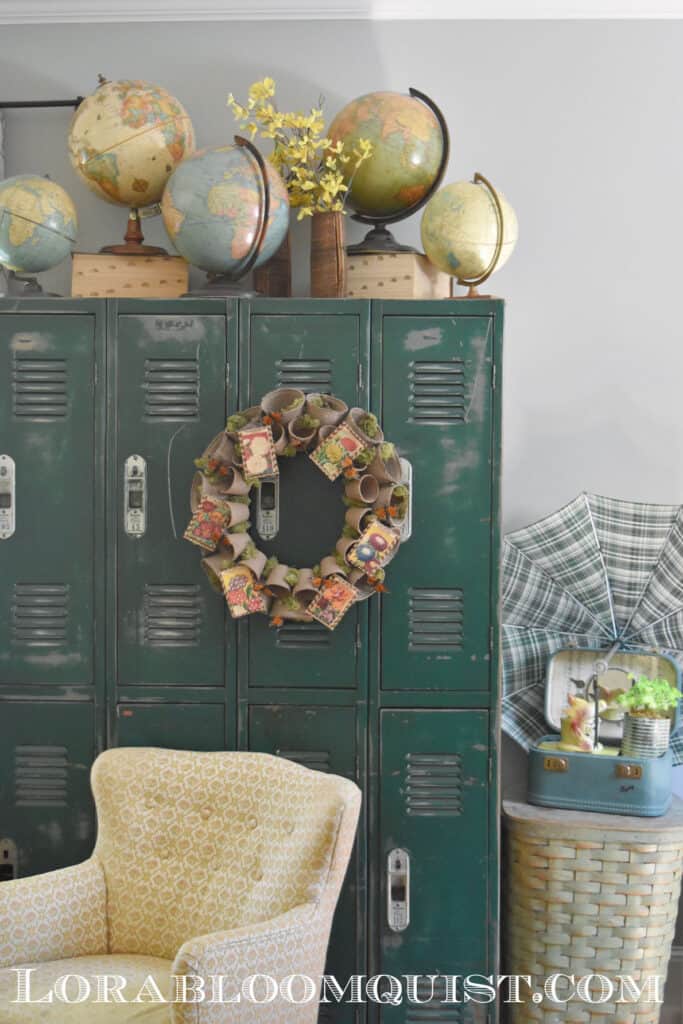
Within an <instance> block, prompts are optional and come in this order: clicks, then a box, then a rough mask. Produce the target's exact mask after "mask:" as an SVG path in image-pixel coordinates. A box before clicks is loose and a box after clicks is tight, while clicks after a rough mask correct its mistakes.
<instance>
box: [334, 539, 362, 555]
mask: <svg viewBox="0 0 683 1024" xmlns="http://www.w3.org/2000/svg"><path fill="white" fill-rule="evenodd" d="M357 543H358V541H357V539H356V538H354V537H340V538H339V540H338V541H337V543H336V545H335V547H336V549H337V551H338V552H339V554H340V555H341V556H342V558H346V553H347V551H348V550H349V548H352V547H353V545H354V544H357Z"/></svg>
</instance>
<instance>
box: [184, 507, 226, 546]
mask: <svg viewBox="0 0 683 1024" xmlns="http://www.w3.org/2000/svg"><path fill="white" fill-rule="evenodd" d="M229 522H230V505H229V503H228V502H227V501H211V500H210V499H209V498H205V499H204V500H203V501H202V502H201V503H200V504H199V505H198V506H197V510H196V511H195V513H194V515H193V516H192V519H190V522H189V524H188V526H187V529H186V530H185V533H184V535H183V536H184V537H185V540H189V541H190V543H191V544H196V545H197V547H200V548H203V550H204V551H215V550H216V548H217V546H218V542H219V540H220V539H221V537H222V536H223V531H224V530H225V528H226V526H227V525H228V523H229Z"/></svg>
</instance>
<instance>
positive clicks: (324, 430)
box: [318, 423, 334, 443]
mask: <svg viewBox="0 0 683 1024" xmlns="http://www.w3.org/2000/svg"><path fill="white" fill-rule="evenodd" d="M333 430H334V426H333V425H332V424H331V423H324V424H323V425H322V427H321V428H320V430H319V431H318V443H320V442H321V441H324V440H325V438H326V437H329V436H330V434H331V433H332V431H333Z"/></svg>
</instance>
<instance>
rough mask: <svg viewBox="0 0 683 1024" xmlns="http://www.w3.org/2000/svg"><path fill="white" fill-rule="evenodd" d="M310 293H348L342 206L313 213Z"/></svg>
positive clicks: (333, 296)
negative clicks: (324, 211) (325, 211)
mask: <svg viewBox="0 0 683 1024" xmlns="http://www.w3.org/2000/svg"><path fill="white" fill-rule="evenodd" d="M311 295H312V297H313V298H314V299H343V298H344V296H345V295H346V250H345V248H344V215H343V213H342V212H341V211H339V210H335V211H330V212H329V213H314V214H313V216H312V217H311Z"/></svg>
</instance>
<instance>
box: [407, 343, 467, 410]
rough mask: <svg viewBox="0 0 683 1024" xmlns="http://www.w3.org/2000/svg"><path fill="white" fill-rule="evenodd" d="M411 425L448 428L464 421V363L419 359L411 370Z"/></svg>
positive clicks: (460, 361)
mask: <svg viewBox="0 0 683 1024" xmlns="http://www.w3.org/2000/svg"><path fill="white" fill-rule="evenodd" d="M409 380H410V400H409V419H410V422H411V423H434V424H437V425H447V424H452V423H464V422H465V364H464V362H463V360H462V359H452V360H450V361H449V362H434V363H431V362H426V361H421V360H417V361H416V362H414V363H412V364H411V370H410V377H409Z"/></svg>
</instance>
